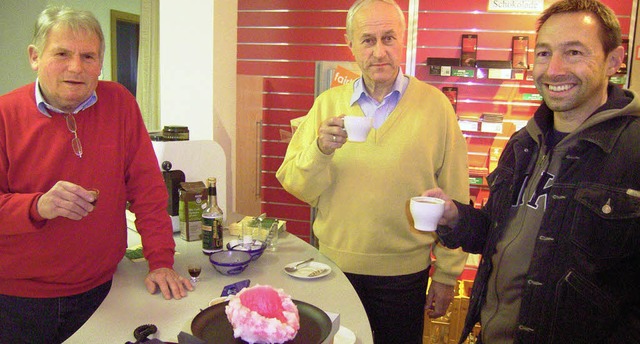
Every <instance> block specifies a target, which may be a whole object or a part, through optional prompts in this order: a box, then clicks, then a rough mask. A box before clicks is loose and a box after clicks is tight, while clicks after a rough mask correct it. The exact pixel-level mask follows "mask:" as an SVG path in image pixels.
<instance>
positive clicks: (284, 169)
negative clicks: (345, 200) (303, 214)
mask: <svg viewBox="0 0 640 344" xmlns="http://www.w3.org/2000/svg"><path fill="white" fill-rule="evenodd" d="M321 98H325V97H321ZM319 108H321V105H320V103H319V101H316V103H315V104H314V105H313V107H312V108H311V110H310V111H309V113H308V114H307V115H306V116H305V119H304V120H303V121H302V123H301V124H300V126H299V127H298V129H297V130H296V132H295V133H294V135H293V137H292V138H291V142H290V143H289V147H288V148H287V153H286V155H285V157H284V161H283V162H282V165H280V168H278V171H277V172H276V178H278V180H279V181H280V183H281V184H282V186H283V187H284V189H285V190H287V191H288V192H289V193H291V194H292V195H294V196H295V197H297V198H298V199H300V200H302V201H304V202H307V203H309V204H310V205H311V206H315V205H317V200H318V197H320V195H321V194H322V192H323V191H324V190H326V189H327V188H328V187H329V186H330V185H331V183H333V177H332V175H331V170H330V162H331V159H332V157H333V155H326V154H324V153H322V152H321V151H320V148H319V147H318V144H317V142H316V141H317V137H318V134H317V132H318V128H320V125H321V124H322V121H323V120H324V118H322V117H321V111H320V109H319Z"/></svg>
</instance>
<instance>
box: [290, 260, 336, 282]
mask: <svg viewBox="0 0 640 344" xmlns="http://www.w3.org/2000/svg"><path fill="white" fill-rule="evenodd" d="M300 262H301V261H300ZM300 262H293V263H291V264H287V266H290V267H293V266H294V265H296V264H298V263H300ZM320 270H323V272H322V273H319V274H313V275H312V276H309V274H311V273H312V272H314V271H320ZM284 272H286V273H287V275H289V276H293V277H296V278H303V279H314V278H320V277H324V276H326V275H328V274H330V273H331V267H329V265H327V264H323V263H318V262H310V263H309V264H305V265H303V266H301V267H298V270H296V271H294V272H288V271H287V270H284Z"/></svg>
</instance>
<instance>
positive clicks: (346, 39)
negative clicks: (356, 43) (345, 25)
mask: <svg viewBox="0 0 640 344" xmlns="http://www.w3.org/2000/svg"><path fill="white" fill-rule="evenodd" d="M344 41H345V43H347V46H348V47H349V49H351V48H352V46H353V43H352V42H351V40H350V39H349V36H347V34H346V33H345V34H344Z"/></svg>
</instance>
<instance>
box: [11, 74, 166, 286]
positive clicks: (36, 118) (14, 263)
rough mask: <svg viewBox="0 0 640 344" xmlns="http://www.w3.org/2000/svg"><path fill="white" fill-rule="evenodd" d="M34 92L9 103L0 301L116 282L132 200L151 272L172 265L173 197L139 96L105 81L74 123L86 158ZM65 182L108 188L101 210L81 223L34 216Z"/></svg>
mask: <svg viewBox="0 0 640 344" xmlns="http://www.w3.org/2000/svg"><path fill="white" fill-rule="evenodd" d="M34 87H35V84H33V83H32V84H29V85H26V86H24V87H21V88H19V89H17V90H14V91H13V92H10V93H8V94H6V95H4V96H1V97H0V294H5V295H15V296H25V297H55V296H66V295H73V294H77V293H81V292H85V291H87V290H89V289H91V288H93V287H96V286H98V285H100V284H102V283H105V282H106V281H108V280H109V279H111V278H112V276H113V274H114V272H115V271H116V268H117V265H118V263H119V262H120V260H121V259H122V257H123V256H124V252H125V249H126V245H127V230H126V219H125V206H126V203H127V201H128V202H130V208H129V209H130V210H131V211H132V212H134V213H135V214H136V218H137V219H136V228H137V229H138V231H139V232H140V234H141V236H142V244H143V246H144V249H145V252H144V253H145V256H146V257H147V259H148V260H149V268H150V269H151V270H153V269H156V268H160V267H172V265H173V254H174V248H175V243H174V241H173V230H172V227H171V220H170V218H169V216H168V214H167V211H166V207H167V197H168V196H167V192H166V187H165V185H164V181H163V179H162V174H161V172H160V169H159V167H158V162H157V160H156V157H155V154H154V151H153V148H152V146H151V141H150V139H149V134H148V132H147V130H146V129H145V126H144V123H143V121H142V117H141V115H140V110H139V109H138V106H137V103H136V100H135V98H134V97H133V96H132V95H131V94H130V93H129V92H128V91H127V90H126V89H125V88H124V87H122V86H121V85H120V84H117V83H114V82H106V81H101V82H99V83H98V86H97V89H96V93H97V95H98V102H97V103H96V104H95V105H93V106H91V107H89V108H88V109H86V110H83V111H80V112H79V113H78V114H76V115H75V118H76V122H77V128H78V131H77V132H78V137H79V138H80V141H81V142H82V147H83V150H84V154H83V156H82V158H78V157H77V156H76V155H75V154H74V152H73V149H72V147H71V139H72V138H73V134H72V133H71V132H70V131H69V130H68V129H67V125H66V122H65V119H64V117H63V116H62V115H60V114H53V115H52V117H47V116H44V115H43V114H42V113H40V112H39V111H38V109H37V108H36V105H35V96H34V92H35V91H34V90H35V89H34ZM60 180H65V181H69V182H72V183H76V184H79V185H81V186H83V187H85V188H96V189H98V190H100V197H99V200H98V203H97V205H96V208H95V210H94V211H93V212H91V213H90V214H89V215H88V216H87V217H85V218H83V219H82V220H80V221H73V220H69V219H66V218H62V217H58V218H55V219H52V220H44V219H42V218H39V217H37V218H33V214H34V213H35V214H37V212H34V210H35V205H36V203H37V199H38V197H40V196H41V195H42V194H43V193H45V192H46V191H48V190H49V189H50V188H51V187H52V186H53V185H54V184H55V183H56V182H58V181H60Z"/></svg>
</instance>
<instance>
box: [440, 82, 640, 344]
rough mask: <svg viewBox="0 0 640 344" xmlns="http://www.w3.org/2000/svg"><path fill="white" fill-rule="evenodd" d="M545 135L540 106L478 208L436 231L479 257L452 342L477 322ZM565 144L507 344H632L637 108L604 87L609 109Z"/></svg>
mask: <svg viewBox="0 0 640 344" xmlns="http://www.w3.org/2000/svg"><path fill="white" fill-rule="evenodd" d="M625 104H626V105H625ZM552 127H553V114H552V112H551V111H550V110H549V109H548V108H547V107H546V105H545V104H543V105H542V106H541V107H540V108H539V109H538V111H536V114H535V115H534V117H533V118H532V119H531V120H530V121H529V122H528V123H527V126H526V127H525V128H523V129H521V130H520V131H518V132H516V133H515V134H514V135H513V136H512V138H511V139H510V140H509V142H508V143H507V145H506V147H505V149H504V152H503V153H502V155H501V157H500V160H499V164H498V166H497V168H496V169H495V170H494V171H493V172H492V173H491V174H490V175H489V176H488V178H487V180H488V182H489V188H490V197H489V200H488V201H487V203H486V205H485V206H484V207H483V208H482V209H474V208H473V206H470V205H463V204H460V203H457V202H456V205H457V207H458V210H459V214H460V219H459V222H458V224H457V226H456V227H455V228H453V229H452V228H448V227H443V226H440V228H439V229H438V235H439V236H440V239H441V240H442V242H443V244H445V246H447V247H450V248H457V247H462V248H463V249H464V250H465V251H467V252H470V253H481V254H482V259H481V262H480V265H479V267H478V272H477V275H476V278H475V283H474V285H473V289H472V293H471V297H470V305H469V311H468V314H467V318H466V322H465V327H464V330H463V333H462V337H461V339H460V343H462V342H463V341H464V339H465V338H466V337H467V336H468V335H469V333H470V332H471V330H472V329H473V326H474V325H475V324H476V323H478V322H479V320H480V311H481V309H482V306H483V304H484V302H485V297H486V290H487V281H488V279H489V276H490V274H491V273H492V270H493V269H494V267H493V266H492V264H491V256H492V255H493V254H494V253H495V252H496V244H497V243H498V241H499V240H500V239H501V237H502V234H503V233H504V230H505V225H506V223H507V222H508V221H507V220H508V216H509V214H510V209H511V206H512V204H514V202H516V200H517V199H518V196H519V195H518V193H519V191H520V186H521V185H522V184H523V183H524V180H525V177H526V176H527V174H528V173H530V171H531V170H532V169H533V165H534V164H532V163H531V162H532V160H533V162H535V161H536V159H537V157H538V154H544V152H542V153H541V149H542V147H543V142H544V138H543V137H541V136H543V135H544V133H547V132H548V131H549V130H552ZM538 134H539V135H538ZM536 136H537V137H536ZM565 140H573V142H574V144H572V145H571V146H570V147H569V148H568V150H566V152H565V154H564V156H561V157H554V158H561V159H562V161H561V164H560V169H559V171H558V175H557V176H556V178H555V181H554V183H553V185H552V186H551V188H550V191H549V193H548V195H547V197H548V200H547V202H548V203H547V208H546V209H547V210H546V212H545V213H544V216H543V219H542V223H541V225H540V228H539V230H538V234H537V239H536V242H535V247H534V249H533V254H532V257H531V264H530V266H529V268H528V270H527V271H528V272H527V276H526V283H525V287H524V289H523V290H522V301H521V306H520V311H519V315H518V322H517V324H518V325H517V329H516V330H515V338H514V343H558V344H560V343H562V344H564V343H640V282H639V281H640V99H638V98H637V96H636V95H635V94H634V93H633V92H631V91H626V90H625V91H623V90H621V89H618V88H617V87H615V86H610V87H609V98H608V101H607V103H606V104H605V105H603V106H602V107H601V108H600V109H598V110H597V111H596V112H595V113H594V115H592V116H591V117H590V118H589V119H587V121H585V123H583V125H581V127H580V128H578V129H577V130H576V131H574V132H573V133H571V134H570V135H569V136H567V137H566V138H565ZM487 344H491V343H487Z"/></svg>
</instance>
